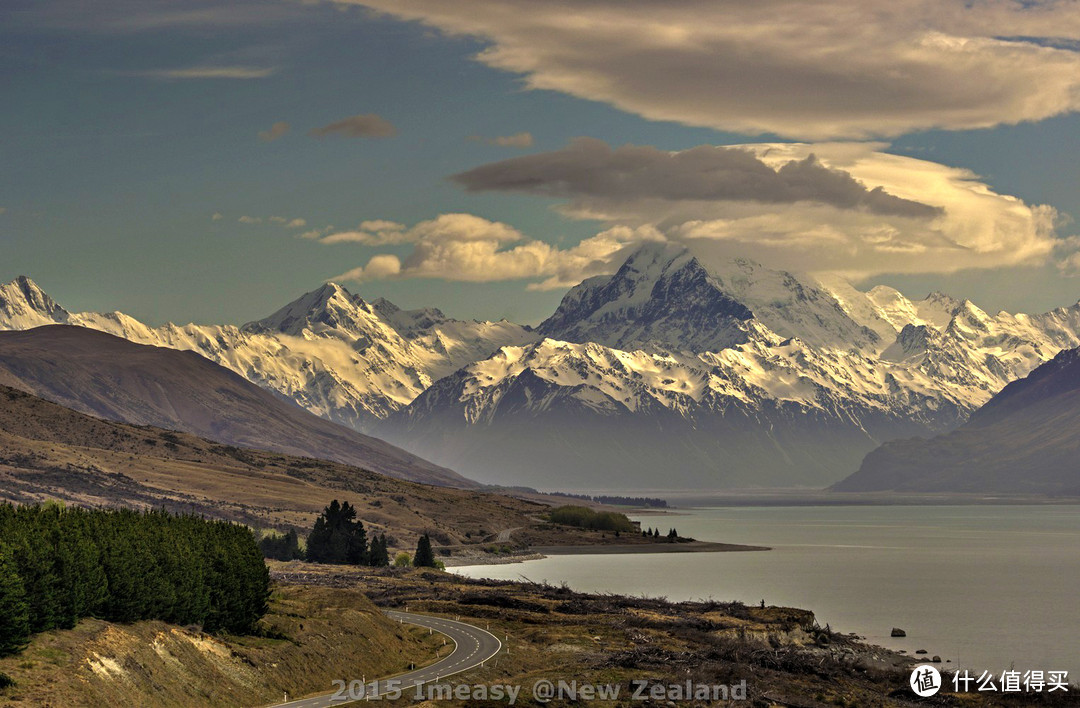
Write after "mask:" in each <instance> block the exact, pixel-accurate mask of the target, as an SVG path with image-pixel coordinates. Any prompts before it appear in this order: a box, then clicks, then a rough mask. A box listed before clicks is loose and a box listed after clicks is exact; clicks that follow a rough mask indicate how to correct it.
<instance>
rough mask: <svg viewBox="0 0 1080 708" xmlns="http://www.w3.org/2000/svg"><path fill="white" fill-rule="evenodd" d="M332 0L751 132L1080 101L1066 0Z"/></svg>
mask: <svg viewBox="0 0 1080 708" xmlns="http://www.w3.org/2000/svg"><path fill="white" fill-rule="evenodd" d="M336 2H339V3H341V4H353V5H355V4H359V5H364V6H367V7H370V8H374V9H376V10H378V11H381V12H384V13H386V14H387V15H390V16H395V17H398V18H401V19H404V20H416V21H420V22H422V23H423V24H425V25H427V26H430V27H434V28H437V29H439V30H441V31H443V32H445V33H447V34H450V35H455V36H471V37H477V38H480V39H481V40H483V41H486V42H488V43H489V44H488V46H487V47H486V48H485V49H484V50H483V51H481V52H480V53H479V54H478V55H477V59H478V60H479V61H481V62H483V63H485V64H487V65H489V66H491V67H494V68H497V69H502V70H505V71H509V72H513V73H516V74H520V75H522V76H523V80H524V82H525V84H526V86H527V87H529V88H533V89H547V90H554V91H561V92H564V93H567V94H570V95H573V96H578V97H581V98H586V99H590V100H597V101H603V102H606V103H609V104H611V105H614V106H616V107H618V108H620V109H622V110H625V111H629V112H632V113H636V114H639V115H642V116H644V117H646V118H649V119H652V120H671V121H677V122H680V123H684V124H688V125H695V126H705V127H710V128H716V129H721V130H730V131H735V132H740V133H745V134H760V133H764V132H773V133H777V134H780V135H785V136H789V137H795V138H800V139H809V140H823V139H831V138H866V137H873V136H895V135H900V134H903V133H908V132H912V131H915V130H922V129H928V128H944V129H951V130H956V129H972V128H984V127H989V126H994V125H999V124H1012V123H1020V122H1024V121H1035V120H1041V119H1044V118H1047V117H1050V116H1053V115H1058V114H1061V113H1065V112H1070V111H1076V110H1078V109H1080V53H1078V52H1076V51H1072V49H1074V48H1075V46H1076V42H1077V40H1080V11H1078V7H1077V2H1076V1H1075V0H1046V1H1044V2H1038V3H1034V2H1020V1H1017V0H976V1H974V2H959V1H958V0H957V1H950V2H942V1H941V0H860V1H859V2H851V1H850V0H815V1H814V2H807V1H806V0H756V1H755V2H716V1H715V0H670V1H667V2H662V3H658V2H654V1H652V0H595V1H593V2H588V3H581V2H571V0H550V1H546V2H536V1H535V0H471V1H470V2H444V1H443V0H408V1H407V2H403V1H402V0H336ZM1032 38H1036V39H1032ZM1037 38H1043V39H1042V41H1040V40H1039V39H1037Z"/></svg>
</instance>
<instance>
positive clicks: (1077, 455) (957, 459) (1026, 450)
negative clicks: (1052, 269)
mask: <svg viewBox="0 0 1080 708" xmlns="http://www.w3.org/2000/svg"><path fill="white" fill-rule="evenodd" d="M1077 431H1080V349H1069V350H1066V351H1063V352H1061V353H1060V354H1058V355H1057V356H1056V357H1054V359H1052V360H1051V361H1048V362H1047V363H1045V364H1043V365H1042V366H1040V367H1039V368H1037V369H1035V370H1034V371H1032V372H1031V374H1029V375H1028V376H1027V377H1026V378H1023V379H1020V380H1018V381H1014V382H1012V383H1010V384H1009V385H1008V386H1006V387H1005V388H1004V389H1002V391H1001V392H1000V393H998V394H997V395H996V396H994V397H993V398H992V399H990V401H989V402H988V403H987V404H986V405H985V406H983V407H982V408H980V409H979V410H977V411H975V413H974V414H972V416H971V419H970V420H969V421H968V422H967V423H966V424H964V425H962V426H961V427H960V428H958V429H957V430H955V431H953V432H951V433H949V434H947V435H939V436H937V437H935V438H931V439H929V440H897V441H894V442H890V443H886V444H884V445H882V446H881V447H879V448H878V449H876V450H874V451H873V452H871V453H870V454H869V455H867V456H866V459H864V460H863V463H862V466H861V467H860V468H859V471H858V472H856V473H855V474H853V475H851V476H850V477H848V478H847V479H845V480H843V481H841V482H839V483H838V484H836V485H835V486H834V487H833V489H834V490H836V491H841V492H862V491H885V490H896V491H904V492H972V493H985V494H992V493H1027V494H1058V495H1069V496H1080V435H1077Z"/></svg>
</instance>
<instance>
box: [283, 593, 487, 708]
mask: <svg viewBox="0 0 1080 708" xmlns="http://www.w3.org/2000/svg"><path fill="white" fill-rule="evenodd" d="M386 616H387V617H389V618H390V619H392V620H400V621H402V622H406V623H408V624H415V625H417V626H420V627H428V628H430V629H432V630H434V631H436V632H439V633H440V634H444V635H446V636H447V637H449V638H450V640H451V641H453V642H454V651H452V652H450V654H448V655H447V656H445V657H443V658H442V659H439V660H438V661H436V662H435V663H433V664H428V665H427V666H425V667H423V668H421V669H416V670H415V671H410V672H408V673H404V674H399V675H397V676H391V677H389V678H384V679H379V680H378V681H377V682H376V681H375V679H372V680H370V681H369V682H368V684H367V686H366V693H365V694H364V695H363V696H362V697H361V696H360V695H359V691H358V690H354V692H353V695H350V692H349V682H353V681H355V684H354V686H355V688H358V687H359V684H360V679H361V677H360V676H342V677H341V679H342V680H343V681H345V686H344V688H343V689H342V690H339V691H337V692H334V693H325V694H322V695H319V696H312V697H310V698H301V699H300V700H296V701H289V702H288V703H279V704H277V705H276V706H274V708H324V707H326V706H341V705H346V704H348V703H352V702H353V701H356V700H363V698H368V697H370V698H376V697H377V696H382V695H385V694H387V693H391V692H393V691H395V690H400V691H402V692H403V694H404V695H409V693H410V691H415V689H416V687H417V686H419V685H422V684H425V683H430V682H431V681H438V680H440V679H444V678H447V677H448V676H453V675H454V674H460V673H461V672H463V671H468V670H469V669H473V668H476V667H477V666H480V665H481V664H483V663H484V662H485V661H487V660H488V659H491V658H492V657H493V656H495V655H496V654H498V653H499V651H500V650H501V649H502V642H500V641H499V639H498V637H496V636H495V635H493V634H492V633H491V632H488V631H485V630H483V629H480V628H479V627H474V626H473V625H471V624H465V623H464V622H457V621H454V620H448V619H443V618H442V617H432V616H429V615H417V614H413V613H411V612H396V611H393V610H389V611H387V613H386ZM339 685H340V682H339V684H335V688H337V687H338V686H339Z"/></svg>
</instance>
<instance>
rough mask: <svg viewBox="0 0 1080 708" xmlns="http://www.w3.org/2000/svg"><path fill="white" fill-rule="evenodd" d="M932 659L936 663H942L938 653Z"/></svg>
mask: <svg viewBox="0 0 1080 708" xmlns="http://www.w3.org/2000/svg"><path fill="white" fill-rule="evenodd" d="M930 661H932V662H934V663H935V664H940V663H941V657H940V656H938V655H937V654H934V656H933V658H931V659H930Z"/></svg>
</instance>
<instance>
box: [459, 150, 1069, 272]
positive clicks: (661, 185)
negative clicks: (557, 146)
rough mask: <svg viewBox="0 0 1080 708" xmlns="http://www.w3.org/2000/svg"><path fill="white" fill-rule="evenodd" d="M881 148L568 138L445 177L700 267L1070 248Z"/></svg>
mask: <svg viewBox="0 0 1080 708" xmlns="http://www.w3.org/2000/svg"><path fill="white" fill-rule="evenodd" d="M883 147H884V146H883V145H881V144H874V143H817V144H812V145H811V144H801V143H762V144H749V145H741V146H733V147H732V148H713V147H711V146H704V147H699V148H693V149H691V150H686V151H683V152H680V153H666V152H661V151H658V150H656V149H654V148H639V147H630V148H619V149H617V150H612V149H610V148H608V147H607V146H606V145H604V144H603V143H600V142H599V141H581V140H578V141H574V142H573V143H571V145H570V146H569V147H568V148H565V149H563V150H559V151H555V152H550V153H540V154H537V155H530V156H527V157H522V158H515V159H512V160H504V161H500V162H496V163H492V164H490V165H484V166H482V167H479V168H476V169H474V170H470V171H469V172H467V173H464V174H462V175H458V176H456V177H455V178H454V179H455V180H456V181H457V182H459V183H461V184H463V185H464V186H465V187H466V188H467V189H472V190H480V189H501V190H508V191H518V192H526V193H533V194H539V195H543V196H547V197H556V198H561V199H563V200H564V201H563V202H562V203H561V204H559V205H557V207H556V208H557V209H558V210H559V211H560V212H561V213H563V214H564V215H566V216H567V217H569V218H572V219H578V220H594V221H599V222H601V223H605V224H607V226H608V227H626V228H630V229H635V230H638V231H640V232H642V233H650V234H654V235H656V237H660V238H666V239H669V240H672V241H677V242H680V243H684V244H686V245H688V246H690V247H691V248H692V249H693V250H694V251H695V252H696V253H698V255H699V256H702V257H704V258H705V260H715V261H721V260H728V259H730V258H734V257H740V256H748V257H750V258H754V259H755V260H759V261H762V262H764V263H766V264H768V265H771V266H774V267H781V268H786V269H789V270H796V271H817V272H837V273H841V274H843V275H845V276H847V277H850V278H856V279H858V278H863V277H868V276H870V275H875V274H881V273H950V272H955V271H958V270H963V269H968V268H999V267H1008V266H1020V265H1038V264H1042V263H1045V262H1047V261H1049V260H1052V259H1054V258H1067V257H1068V254H1069V253H1070V252H1071V251H1073V250H1077V249H1080V244H1077V245H1076V246H1075V247H1071V246H1069V245H1068V244H1067V243H1065V242H1063V240H1062V239H1059V238H1057V236H1056V234H1055V225H1056V223H1057V221H1058V220H1059V218H1060V217H1059V215H1058V213H1057V212H1056V211H1055V210H1054V209H1053V208H1052V207H1049V206H1041V205H1029V204H1026V203H1024V202H1023V201H1022V200H1020V199H1018V198H1016V197H1013V196H1009V195H1003V194H999V193H997V192H995V191H994V190H992V189H991V188H990V187H989V186H988V185H987V184H985V183H983V182H982V181H980V179H979V178H978V176H977V175H975V174H974V173H972V172H970V171H968V170H964V169H960V168H955V167H948V166H946V165H941V164H938V163H935V162H930V161H927V160H919V159H915V158H912V157H904V156H899V155H892V154H889V153H885V152H882V149H883ZM650 230H651V231H650ZM1075 260H1076V261H1077V263H1080V258H1078V259H1075Z"/></svg>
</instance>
